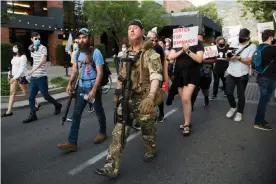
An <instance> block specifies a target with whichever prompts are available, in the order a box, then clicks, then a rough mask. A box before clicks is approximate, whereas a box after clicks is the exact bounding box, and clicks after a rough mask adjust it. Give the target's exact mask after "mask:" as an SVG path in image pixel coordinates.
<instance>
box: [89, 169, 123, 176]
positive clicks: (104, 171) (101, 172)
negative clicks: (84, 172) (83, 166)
mask: <svg viewBox="0 0 276 184" xmlns="http://www.w3.org/2000/svg"><path fill="white" fill-rule="evenodd" d="M94 172H95V173H96V174H98V175H101V176H106V177H108V178H116V177H117V176H118V173H116V172H112V171H111V169H107V168H96V169H94Z"/></svg>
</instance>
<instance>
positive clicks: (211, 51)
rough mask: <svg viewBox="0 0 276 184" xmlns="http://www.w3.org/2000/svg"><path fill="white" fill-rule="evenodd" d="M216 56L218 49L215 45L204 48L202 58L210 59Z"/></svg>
mask: <svg viewBox="0 0 276 184" xmlns="http://www.w3.org/2000/svg"><path fill="white" fill-rule="evenodd" d="M217 56H218V48H217V46H216V45H213V46H208V47H204V55H203V58H204V59H205V58H212V57H217Z"/></svg>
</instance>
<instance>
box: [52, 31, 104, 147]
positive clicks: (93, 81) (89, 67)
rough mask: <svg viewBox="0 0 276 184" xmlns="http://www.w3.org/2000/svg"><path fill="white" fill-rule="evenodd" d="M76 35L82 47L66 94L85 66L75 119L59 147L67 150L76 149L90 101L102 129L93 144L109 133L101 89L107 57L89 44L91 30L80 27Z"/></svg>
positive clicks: (79, 86)
mask: <svg viewBox="0 0 276 184" xmlns="http://www.w3.org/2000/svg"><path fill="white" fill-rule="evenodd" d="M76 36H77V37H78V40H79V49H78V50H77V51H76V52H78V54H77V53H76V54H75V57H74V65H73V67H72V74H71V78H70V81H69V83H68V86H67V88H66V91H67V93H69V94H70V92H71V89H72V86H71V85H72V82H73V80H74V78H75V76H76V73H77V71H78V70H79V71H80V68H82V67H83V70H82V72H81V73H80V80H79V84H78V89H77V92H76V105H75V108H74V113H73V121H72V125H71V129H70V133H69V136H68V142H66V143H64V144H58V145H57V147H58V148H59V149H61V150H64V151H76V150H77V141H78V132H79V127H80V122H81V116H82V113H83V110H84V108H85V106H86V104H87V102H88V101H89V102H92V101H94V103H93V106H94V108H95V112H96V116H97V118H98V121H99V124H100V131H99V133H98V134H97V136H96V137H95V139H94V143H95V144H98V143H102V142H103V141H105V140H106V139H107V136H106V117H105V112H104V109H103V106H102V92H101V86H100V85H101V80H102V77H103V65H104V60H103V56H102V54H101V52H100V51H99V50H98V49H96V48H95V49H94V48H92V47H91V46H90V36H91V34H90V32H89V31H88V29H86V28H82V29H80V30H79V31H78V32H77V34H76ZM83 94H86V95H88V99H87V100H86V99H84V97H83V96H82V95H83Z"/></svg>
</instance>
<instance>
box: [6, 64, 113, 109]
mask: <svg viewBox="0 0 276 184" xmlns="http://www.w3.org/2000/svg"><path fill="white" fill-rule="evenodd" d="M28 69H31V66H28ZM47 73H48V80H50V79H52V78H55V77H64V78H69V76H70V73H71V68H68V75H69V76H66V73H65V68H64V67H63V66H51V65H50V63H49V62H47ZM111 78H112V86H111V88H115V83H116V82H117V74H116V73H112V74H111ZM39 93H40V92H39ZM52 96H53V98H54V99H56V100H62V99H65V98H67V97H69V96H68V94H67V93H66V92H62V93H57V94H53V95H52ZM37 101H38V102H39V103H46V102H47V101H46V100H45V99H44V98H43V97H38V98H37ZM27 106H29V101H28V100H22V101H16V102H15V103H14V105H13V108H20V107H27ZM7 108H8V103H1V109H7Z"/></svg>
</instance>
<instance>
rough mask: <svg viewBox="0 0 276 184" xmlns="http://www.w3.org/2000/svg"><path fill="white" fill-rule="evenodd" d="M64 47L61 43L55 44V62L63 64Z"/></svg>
mask: <svg viewBox="0 0 276 184" xmlns="http://www.w3.org/2000/svg"><path fill="white" fill-rule="evenodd" d="M64 49H65V48H64V46H63V45H62V44H58V45H57V48H56V58H57V64H58V65H63V64H64V60H65V57H64V54H65V51H64Z"/></svg>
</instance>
